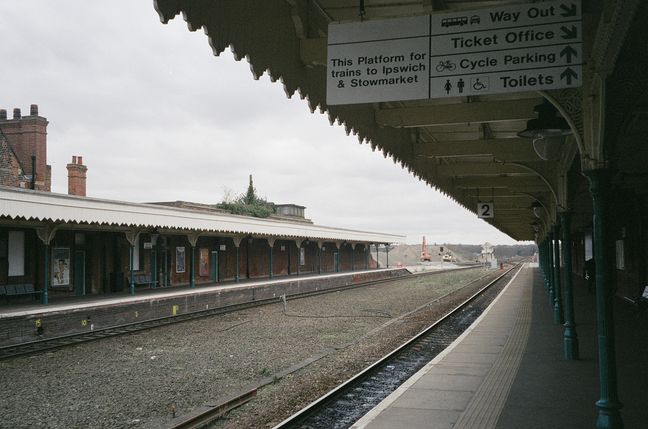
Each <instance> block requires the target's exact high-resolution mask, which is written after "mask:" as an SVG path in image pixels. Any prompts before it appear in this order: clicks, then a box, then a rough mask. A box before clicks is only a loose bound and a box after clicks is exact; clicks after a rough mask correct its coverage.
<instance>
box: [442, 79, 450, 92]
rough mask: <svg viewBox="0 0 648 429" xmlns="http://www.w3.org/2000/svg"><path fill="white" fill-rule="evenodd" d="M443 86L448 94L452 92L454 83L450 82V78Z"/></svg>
mask: <svg viewBox="0 0 648 429" xmlns="http://www.w3.org/2000/svg"><path fill="white" fill-rule="evenodd" d="M443 88H444V89H445V90H446V94H450V91H451V90H452V84H451V83H450V79H448V80H446V83H445V85H444V86H443Z"/></svg>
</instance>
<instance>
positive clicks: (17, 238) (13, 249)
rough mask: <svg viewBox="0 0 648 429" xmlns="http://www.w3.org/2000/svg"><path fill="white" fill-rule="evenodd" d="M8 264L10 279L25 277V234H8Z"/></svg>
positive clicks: (13, 232) (12, 232)
mask: <svg viewBox="0 0 648 429" xmlns="http://www.w3.org/2000/svg"><path fill="white" fill-rule="evenodd" d="M7 263H8V275H9V277H16V276H24V275H25V232H24V231H9V232H8V234H7Z"/></svg>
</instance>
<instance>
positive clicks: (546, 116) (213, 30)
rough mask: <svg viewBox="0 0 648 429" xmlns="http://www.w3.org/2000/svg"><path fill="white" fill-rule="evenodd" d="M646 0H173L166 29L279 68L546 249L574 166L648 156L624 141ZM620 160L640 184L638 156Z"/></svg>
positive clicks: (493, 218) (318, 103)
mask: <svg viewBox="0 0 648 429" xmlns="http://www.w3.org/2000/svg"><path fill="white" fill-rule="evenodd" d="M641 3H643V2H639V1H607V0H597V1H582V2H581V1H580V0H576V1H570V0H565V1H549V2H534V3H532V2H529V1H497V0H496V1H470V0H418V1H413V0H365V1H347V0H263V1H194V0H157V1H156V2H155V8H156V10H157V12H158V14H159V16H160V19H161V21H162V22H164V23H166V22H168V21H169V20H171V19H174V18H175V17H176V16H178V15H182V17H183V18H184V19H185V20H186V22H187V24H188V27H189V30H191V31H196V30H199V29H203V30H204V32H205V33H206V35H207V38H208V42H209V44H210V45H211V47H212V49H213V52H214V54H215V55H219V54H221V53H222V52H223V51H224V50H225V49H227V48H230V49H231V50H232V52H233V53H234V55H235V57H236V58H237V59H245V60H247V61H248V62H249V63H250V68H251V71H252V74H253V75H254V77H255V78H258V77H260V76H261V75H263V74H264V73H267V74H268V75H269V76H270V78H271V79H272V80H275V81H278V82H280V83H281V84H283V86H284V88H285V92H286V94H287V95H288V96H289V97H292V96H295V95H297V96H300V97H303V98H306V99H307V100H308V103H309V106H310V108H311V110H312V111H315V110H320V111H322V112H326V113H327V114H328V117H329V120H330V122H331V123H332V124H333V123H339V124H340V125H342V126H344V127H345V128H346V130H347V132H348V133H350V134H354V135H356V136H357V138H358V139H359V140H360V141H361V142H363V143H367V144H370V145H371V147H372V149H374V150H379V151H381V152H382V153H383V154H384V156H385V157H386V158H390V159H391V160H393V162H394V163H398V164H400V165H402V166H403V167H404V168H406V169H407V170H409V171H410V172H411V173H412V174H413V175H414V176H415V177H417V178H419V179H420V180H423V181H425V182H426V183H428V184H429V185H430V186H431V187H433V188H435V189H437V190H439V191H440V192H442V193H444V194H446V195H447V196H449V197H450V198H452V199H453V200H455V201H456V202H458V203H459V204H461V205H462V206H463V207H465V208H466V209H468V210H470V211H472V212H475V213H476V214H478V215H479V216H480V217H483V218H484V220H485V221H487V222H489V223H491V224H493V225H494V226H495V227H496V228H498V229H499V230H501V231H502V232H504V233H506V234H508V235H509V236H510V237H512V238H514V239H517V240H536V241H541V239H542V238H543V236H544V235H545V234H546V233H547V232H548V230H549V228H550V226H551V225H552V224H553V223H554V222H555V219H556V216H557V214H558V213H559V212H560V211H562V210H566V209H567V208H568V205H569V202H568V196H567V179H566V178H567V176H568V174H569V172H570V170H572V169H573V168H574V167H573V166H574V165H575V166H576V169H577V170H579V171H580V170H583V171H584V170H587V169H596V168H601V167H602V166H604V164H605V166H609V165H607V164H606V162H607V161H606V160H605V156H604V152H605V151H604V147H603V143H602V142H603V140H604V139H605V140H606V145H607V146H608V148H612V149H614V151H616V152H617V153H625V154H628V153H630V152H631V151H637V150H640V151H642V152H641V154H640V155H639V157H640V158H641V157H643V159H646V157H645V155H646V149H645V145H638V144H637V140H636V139H635V140H631V139H624V138H621V136H620V135H621V134H622V133H625V134H626V135H627V134H629V133H630V134H632V133H635V134H641V135H643V136H645V135H646V130H645V125H641V124H642V123H646V121H637V120H636V119H634V120H632V121H631V122H630V123H629V122H628V118H629V117H630V119H632V118H634V117H635V116H636V115H641V114H645V109H643V110H642V108H641V102H640V101H641V99H642V94H644V93H645V92H646V83H644V82H643V81H642V79H640V78H639V77H640V76H641V73H642V67H643V73H644V74H645V70H646V65H645V62H646V57H648V55H646V53H645V52H644V53H643V54H639V55H637V56H636V57H634V58H633V57H632V55H633V54H638V52H634V53H633V49H635V50H636V47H635V46H634V45H633V44H632V43H631V42H627V40H633V39H634V38H641V37H643V38H644V40H645V38H646V34H645V33H646V30H645V27H646V26H645V25H639V24H637V23H640V21H641V19H640V18H641V16H640V15H646V6H645V5H642V4H641ZM629 58H632V59H633V61H634V64H632V62H631V61H629V60H628V59H629ZM641 64H644V65H643V66H642V65H641ZM617 76H622V77H623V78H617ZM629 81H630V82H632V85H631V87H630V88H628V87H627V85H626V86H623V82H626V83H627V82H629ZM605 82H608V84H607V86H606V84H605ZM606 88H607V89H606ZM611 89H612V90H611ZM607 94H609V95H607ZM606 96H607V98H605V97H606ZM601 100H603V101H601ZM605 109H607V110H608V111H611V112H612V111H613V112H614V113H613V114H611V115H610V116H606V111H605ZM642 112H644V113H642ZM633 115H635V116H633ZM602 118H606V120H605V121H604V120H603V119H602ZM286 119H288V118H286ZM547 121H548V123H549V124H550V126H547V125H546V123H547ZM538 122H542V124H538ZM604 122H607V123H604ZM538 125H544V128H542V127H540V128H541V129H542V130H543V131H544V133H543V132H541V133H535V131H537V128H538ZM604 125H605V128H606V129H605V131H604ZM642 126H643V127H644V128H643V129H642V128H641V127H642ZM624 127H625V128H624ZM628 127H630V128H628ZM632 127H634V128H632ZM525 130H526V133H524V132H523V131H525ZM521 132H522V133H521ZM604 132H605V134H604ZM520 134H521V136H520ZM617 140H618V141H617ZM633 153H635V152H633ZM614 162H615V163H616V165H615V166H614V167H615V168H616V170H618V171H625V172H627V173H628V174H627V175H625V176H624V177H631V176H632V177H634V179H633V180H637V175H636V174H635V175H633V174H634V172H635V170H637V168H639V167H638V165H637V161H636V160H635V158H634V157H633V156H625V157H619V158H618V159H616V160H615V161H614ZM623 180H625V179H623ZM644 182H645V180H644ZM644 182H642V183H638V184H637V185H636V186H639V187H644V188H645V183H644ZM626 184H627V185H628V186H635V185H633V184H632V183H630V181H626Z"/></svg>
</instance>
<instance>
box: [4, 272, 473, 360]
mask: <svg viewBox="0 0 648 429" xmlns="http://www.w3.org/2000/svg"><path fill="white" fill-rule="evenodd" d="M480 266H481V265H469V266H466V267H462V268H456V269H447V270H435V271H426V272H420V273H412V274H410V275H405V276H401V277H394V278H388V279H380V280H371V281H367V282H362V283H355V284H350V285H344V286H338V287H334V288H330V289H325V290H315V291H308V292H299V293H294V294H289V295H286V296H285V297H286V299H287V300H294V299H301V298H308V297H311V296H317V295H322V294H326V293H332V292H339V291H343V290H347V289H353V288H361V287H367V286H373V285H377V284H381V283H387V282H392V281H404V280H411V279H412V278H416V277H423V276H429V275H434V274H443V273H448V272H454V271H463V270H469V269H474V268H479V267H480ZM281 300H282V296H279V297H273V298H265V299H259V300H254V301H248V302H244V303H238V304H230V305H226V306H222V307H215V308H211V309H208V310H199V311H192V312H189V313H183V314H177V315H175V316H163V317H159V318H155V319H148V320H144V321H140V322H131V323H125V324H121V325H115V326H109V327H106V328H101V329H96V330H94V331H90V332H82V333H75V334H68V335H60V336H56V337H50V338H45V339H42V340H36V341H29V342H24V343H19V344H12V345H7V346H2V347H0V360H3V359H9V358H12V357H18V356H26V355H32V354H37V353H42V352H45V351H51V350H55V349H59V348H63V347H66V346H71V345H77V344H80V343H84V342H90V341H96V340H100V339H104V338H109V337H114V336H117V335H124V334H130V333H133V332H139V331H144V330H147V329H154V328H158V327H161V326H166V325H171V324H175V323H180V322H186V321H189V320H195V319H199V318H203V317H210V316H217V315H221V314H227V313H232V312H234V311H239V310H245V309H249V308H254V307H259V306H262V305H268V304H274V303H277V302H281Z"/></svg>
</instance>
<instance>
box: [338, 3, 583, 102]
mask: <svg viewBox="0 0 648 429" xmlns="http://www.w3.org/2000/svg"><path fill="white" fill-rule="evenodd" d="M581 19H582V10H581V2H580V0H577V1H552V2H542V3H531V4H521V5H519V4H518V5H515V4H514V5H508V6H501V7H496V8H488V9H480V10H475V11H461V12H454V13H448V14H438V15H437V14H435V15H422V16H416V17H407V18H396V19H390V20H380V21H365V22H353V23H342V24H336V23H331V24H329V27H328V34H329V36H328V66H327V103H328V104H329V105H335V104H353V103H371V102H380V101H399V100H415V99H426V98H441V97H458V96H469V95H484V94H498V93H505V92H521V91H538V90H547V89H558V88H568V87H577V86H581V84H582V25H581Z"/></svg>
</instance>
